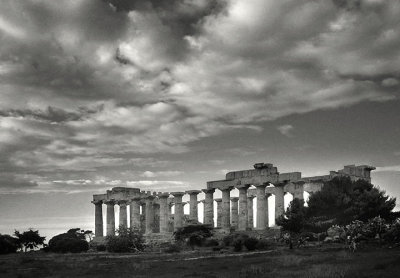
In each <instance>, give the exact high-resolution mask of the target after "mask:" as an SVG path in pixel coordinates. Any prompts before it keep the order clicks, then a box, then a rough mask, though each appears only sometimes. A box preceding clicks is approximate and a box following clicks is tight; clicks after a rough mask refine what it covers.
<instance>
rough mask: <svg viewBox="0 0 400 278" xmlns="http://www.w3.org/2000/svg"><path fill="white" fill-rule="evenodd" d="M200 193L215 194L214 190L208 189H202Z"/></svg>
mask: <svg viewBox="0 0 400 278" xmlns="http://www.w3.org/2000/svg"><path fill="white" fill-rule="evenodd" d="M201 191H203V192H204V193H206V194H207V193H214V192H215V188H208V189H202V190H201Z"/></svg>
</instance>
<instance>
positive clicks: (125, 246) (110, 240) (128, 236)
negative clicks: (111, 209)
mask: <svg viewBox="0 0 400 278" xmlns="http://www.w3.org/2000/svg"><path fill="white" fill-rule="evenodd" d="M106 248H107V251H109V252H116V253H122V252H137V251H142V250H143V249H144V241H143V236H142V233H141V232H140V231H139V230H137V229H133V228H127V227H125V226H120V227H119V229H118V230H117V235H114V236H107V237H106Z"/></svg>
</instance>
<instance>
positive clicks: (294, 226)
mask: <svg viewBox="0 0 400 278" xmlns="http://www.w3.org/2000/svg"><path fill="white" fill-rule="evenodd" d="M276 224H278V225H279V226H282V229H283V231H286V232H288V236H287V238H285V240H286V241H287V243H288V244H289V246H290V249H292V248H293V238H294V237H297V236H298V235H299V234H300V232H302V231H303V229H304V228H305V227H306V225H307V220H306V208H305V207H304V201H303V200H300V199H297V198H295V199H293V201H291V202H290V204H289V207H288V209H287V210H286V212H285V213H284V215H281V216H280V217H278V218H277V219H276Z"/></svg>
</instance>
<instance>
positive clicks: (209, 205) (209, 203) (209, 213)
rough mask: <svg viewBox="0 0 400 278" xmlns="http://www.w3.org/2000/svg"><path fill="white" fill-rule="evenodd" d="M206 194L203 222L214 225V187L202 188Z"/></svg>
mask: <svg viewBox="0 0 400 278" xmlns="http://www.w3.org/2000/svg"><path fill="white" fill-rule="evenodd" d="M203 192H204V193H205V194H206V196H205V199H204V224H207V225H211V227H214V200H213V196H214V192H215V189H203Z"/></svg>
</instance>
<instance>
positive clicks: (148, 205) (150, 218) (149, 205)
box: [145, 195, 154, 234]
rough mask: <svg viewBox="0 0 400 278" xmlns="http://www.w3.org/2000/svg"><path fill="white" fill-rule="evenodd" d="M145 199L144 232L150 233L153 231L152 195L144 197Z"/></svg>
mask: <svg viewBox="0 0 400 278" xmlns="http://www.w3.org/2000/svg"><path fill="white" fill-rule="evenodd" d="M145 200H146V233H147V234H148V233H152V232H153V226H154V208H153V202H154V196H153V195H150V196H147V197H146V198H145Z"/></svg>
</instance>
